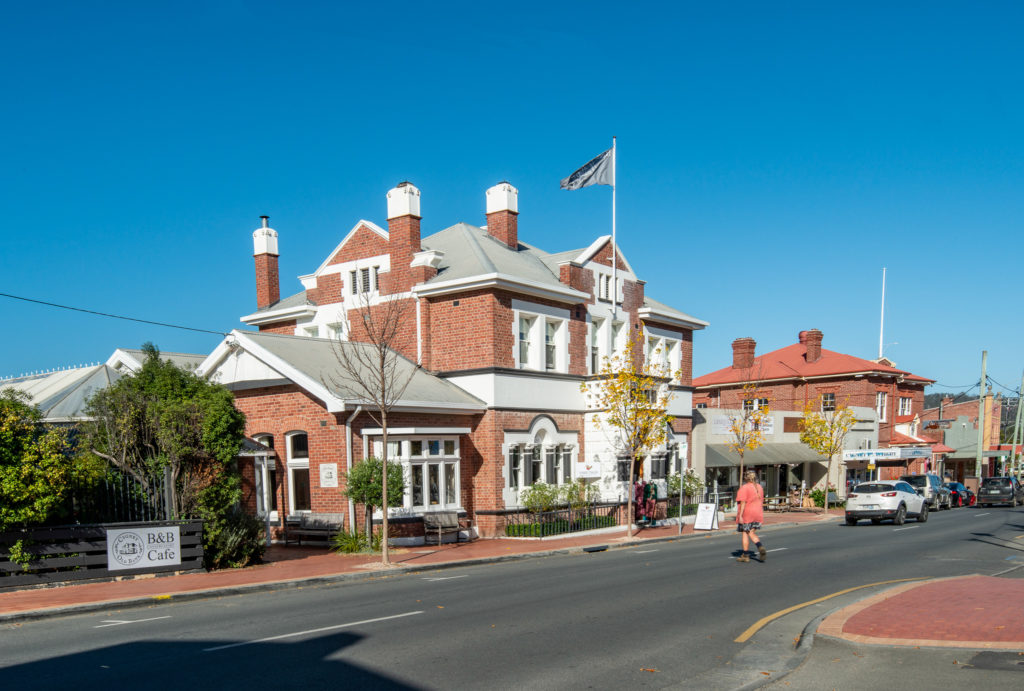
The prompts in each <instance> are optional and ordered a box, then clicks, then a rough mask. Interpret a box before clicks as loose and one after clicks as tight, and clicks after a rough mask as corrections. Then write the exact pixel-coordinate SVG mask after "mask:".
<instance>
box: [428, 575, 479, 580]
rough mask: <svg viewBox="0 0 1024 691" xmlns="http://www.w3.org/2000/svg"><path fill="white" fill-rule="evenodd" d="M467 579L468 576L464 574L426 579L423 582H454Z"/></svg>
mask: <svg viewBox="0 0 1024 691" xmlns="http://www.w3.org/2000/svg"><path fill="white" fill-rule="evenodd" d="M467 577H468V574H463V575H461V576H439V577H437V578H424V579H423V580H425V581H451V580H454V579H456V578H467Z"/></svg>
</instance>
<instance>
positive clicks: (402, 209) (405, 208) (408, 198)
mask: <svg viewBox="0 0 1024 691" xmlns="http://www.w3.org/2000/svg"><path fill="white" fill-rule="evenodd" d="M401 216H416V217H417V218H419V217H420V191H419V189H418V188H417V187H416V186H415V185H412V184H409V183H406V184H404V185H399V186H398V187H395V188H394V189H392V190H390V191H389V192H388V220H389V221H390V220H391V219H392V218H399V217H401Z"/></svg>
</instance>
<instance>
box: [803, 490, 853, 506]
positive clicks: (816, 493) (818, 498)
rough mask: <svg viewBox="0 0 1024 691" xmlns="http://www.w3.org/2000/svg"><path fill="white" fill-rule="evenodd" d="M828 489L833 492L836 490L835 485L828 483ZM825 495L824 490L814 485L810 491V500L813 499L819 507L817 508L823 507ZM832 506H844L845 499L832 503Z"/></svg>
mask: <svg viewBox="0 0 1024 691" xmlns="http://www.w3.org/2000/svg"><path fill="white" fill-rule="evenodd" d="M828 491H829V492H835V491H836V488H835V486H834V485H829V486H828ZM825 496H826V495H825V490H823V489H821V488H820V487H816V488H815V489H812V490H811V491H810V497H811V501H813V502H814V505H815V506H817V507H819V508H825ZM833 506H839V507H843V506H846V502H845V501H841V502H838V503H835V504H833Z"/></svg>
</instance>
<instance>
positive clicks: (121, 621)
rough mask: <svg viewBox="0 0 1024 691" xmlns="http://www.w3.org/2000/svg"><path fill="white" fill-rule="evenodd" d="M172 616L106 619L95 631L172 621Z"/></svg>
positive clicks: (95, 627)
mask: <svg viewBox="0 0 1024 691" xmlns="http://www.w3.org/2000/svg"><path fill="white" fill-rule="evenodd" d="M170 618H171V615H169V614H168V615H167V616H166V617H150V618H149V619H130V620H129V619H104V620H103V623H102V624H100V625H99V626H94V627H93V628H94V629H105V628H106V627H108V626H121V625H122V624H138V623H140V622H143V621H156V620H157V619H170Z"/></svg>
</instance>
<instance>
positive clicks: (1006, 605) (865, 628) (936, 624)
mask: <svg viewBox="0 0 1024 691" xmlns="http://www.w3.org/2000/svg"><path fill="white" fill-rule="evenodd" d="M818 633H820V634H824V635H828V636H834V637H836V638H843V639H846V640H848V641H853V642H856V643H871V644H877V645H904V646H929V647H955V648H990V649H991V648H998V649H1017V650H1024V580H1021V579H1012V578H996V577H993V576H961V577H956V578H942V579H936V580H931V581H922V582H915V583H906V584H903V585H900V586H897V587H895V588H890V589H888V590H886V591H884V592H882V593H879V594H877V595H874V596H872V597H869V598H867V599H865V600H861V601H860V602H857V603H854V604H852V605H850V606H849V607H844V608H843V609H841V610H839V611H838V612H835V613H833V614H832V615H830V616H828V617H827V618H826V619H825V620H824V621H823V622H822V623H821V625H820V626H819V627H818Z"/></svg>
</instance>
